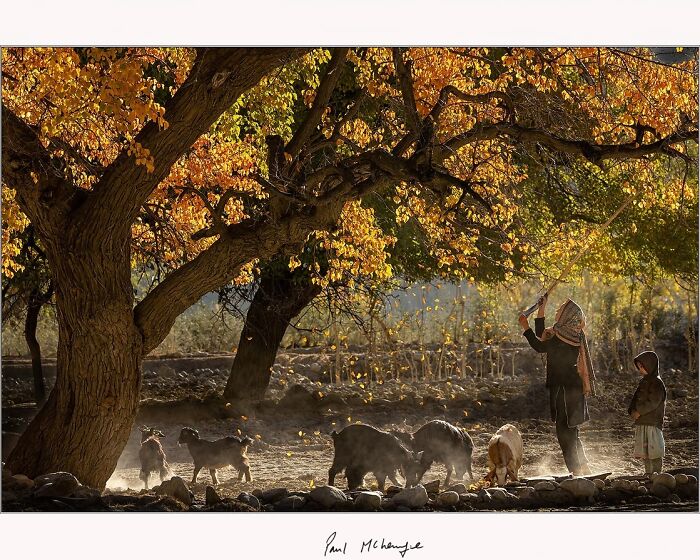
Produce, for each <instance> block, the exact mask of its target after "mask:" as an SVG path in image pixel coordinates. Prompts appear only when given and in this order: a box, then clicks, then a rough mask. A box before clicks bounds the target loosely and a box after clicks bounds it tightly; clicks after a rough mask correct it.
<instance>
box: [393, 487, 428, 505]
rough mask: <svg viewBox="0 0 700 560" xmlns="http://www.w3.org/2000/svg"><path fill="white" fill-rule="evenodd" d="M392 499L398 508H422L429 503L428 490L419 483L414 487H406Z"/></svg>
mask: <svg viewBox="0 0 700 560" xmlns="http://www.w3.org/2000/svg"><path fill="white" fill-rule="evenodd" d="M391 500H392V502H394V504H396V506H397V509H398V506H406V507H408V508H420V507H423V506H424V505H425V504H427V503H428V492H427V491H426V490H425V486H423V485H422V484H419V485H418V486H414V487H413V488H404V489H403V490H401V492H399V493H398V494H396V495H395V496H394V497H393V498H392V499H391Z"/></svg>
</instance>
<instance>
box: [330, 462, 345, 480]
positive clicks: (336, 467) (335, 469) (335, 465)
mask: <svg viewBox="0 0 700 560" xmlns="http://www.w3.org/2000/svg"><path fill="white" fill-rule="evenodd" d="M342 470H343V465H340V464H339V463H336V462H335V461H333V464H332V465H331V468H330V469H328V486H333V485H334V484H335V475H337V474H338V473H339V472H340V471H342ZM345 476H346V477H347V476H348V473H347V472H346V473H345Z"/></svg>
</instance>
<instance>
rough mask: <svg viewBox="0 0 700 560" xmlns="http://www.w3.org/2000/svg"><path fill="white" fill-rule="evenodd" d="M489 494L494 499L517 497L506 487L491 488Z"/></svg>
mask: <svg viewBox="0 0 700 560" xmlns="http://www.w3.org/2000/svg"><path fill="white" fill-rule="evenodd" d="M489 494H491V497H492V498H493V499H494V500H507V499H508V498H515V496H513V494H510V493H509V492H508V491H507V490H506V489H505V488H489Z"/></svg>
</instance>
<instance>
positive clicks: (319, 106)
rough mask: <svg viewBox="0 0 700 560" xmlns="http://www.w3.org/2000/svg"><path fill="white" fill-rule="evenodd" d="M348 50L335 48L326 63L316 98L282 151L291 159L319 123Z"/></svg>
mask: <svg viewBox="0 0 700 560" xmlns="http://www.w3.org/2000/svg"><path fill="white" fill-rule="evenodd" d="M349 50H350V49H349V48H336V49H333V55H332V56H331V60H330V62H329V63H328V68H326V73H325V74H324V76H323V78H322V79H321V83H320V85H319V86H318V89H317V90H316V97H315V98H314V101H313V104H312V105H311V109H309V112H308V113H307V114H306V117H305V118H304V120H303V122H302V123H301V124H300V125H299V128H297V130H296V132H295V133H294V136H292V139H291V140H290V141H289V144H287V146H286V147H285V149H284V151H285V152H287V153H288V154H290V155H291V156H292V157H296V156H297V155H298V154H299V152H300V151H301V148H302V147H303V146H304V144H305V143H306V141H307V140H308V139H309V136H311V133H312V132H313V131H314V130H315V129H316V127H317V126H318V123H319V122H320V121H321V115H322V114H323V111H324V109H325V108H326V106H327V105H328V101H329V100H330V98H331V95H332V94H333V90H334V89H335V86H336V84H337V83H338V78H339V77H340V75H341V73H342V68H341V66H342V65H343V63H344V62H345V58H346V57H347V55H348V51H349Z"/></svg>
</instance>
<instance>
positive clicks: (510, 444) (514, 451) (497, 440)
mask: <svg viewBox="0 0 700 560" xmlns="http://www.w3.org/2000/svg"><path fill="white" fill-rule="evenodd" d="M488 464H489V473H488V474H487V475H486V477H485V480H488V481H491V480H493V477H494V476H496V480H497V482H498V484H500V485H501V486H503V485H505V483H506V477H508V476H510V478H511V479H512V480H513V482H517V481H518V470H519V469H520V467H521V466H522V464H523V438H522V436H521V435H520V432H519V431H518V428H516V427H515V426H513V425H512V424H505V425H504V426H501V427H500V428H499V429H498V431H497V432H496V434H495V435H494V436H493V437H492V438H491V440H490V441H489V458H488Z"/></svg>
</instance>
